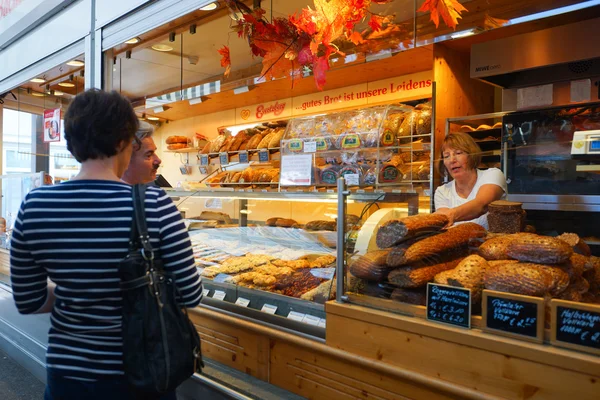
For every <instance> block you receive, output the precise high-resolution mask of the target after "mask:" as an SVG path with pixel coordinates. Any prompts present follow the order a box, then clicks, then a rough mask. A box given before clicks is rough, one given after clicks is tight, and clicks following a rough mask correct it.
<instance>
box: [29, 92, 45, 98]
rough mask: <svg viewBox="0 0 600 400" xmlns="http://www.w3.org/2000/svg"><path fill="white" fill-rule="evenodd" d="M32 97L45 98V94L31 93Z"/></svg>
mask: <svg viewBox="0 0 600 400" xmlns="http://www.w3.org/2000/svg"><path fill="white" fill-rule="evenodd" d="M31 95H32V96H35V97H44V96H45V94H44V93H40V92H31Z"/></svg>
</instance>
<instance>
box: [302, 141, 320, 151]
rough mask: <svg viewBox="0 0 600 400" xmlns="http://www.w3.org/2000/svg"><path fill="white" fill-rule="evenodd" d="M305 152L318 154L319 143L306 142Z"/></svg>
mask: <svg viewBox="0 0 600 400" xmlns="http://www.w3.org/2000/svg"><path fill="white" fill-rule="evenodd" d="M304 152H305V153H316V152H317V142H315V141H312V142H304Z"/></svg>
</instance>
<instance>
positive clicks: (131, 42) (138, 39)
mask: <svg viewBox="0 0 600 400" xmlns="http://www.w3.org/2000/svg"><path fill="white" fill-rule="evenodd" d="M141 41H142V39H140V38H139V37H137V36H136V37H134V38H131V39H129V40H126V41H125V42H124V43H125V44H136V43H139V42H141Z"/></svg>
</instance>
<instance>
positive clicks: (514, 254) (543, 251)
mask: <svg viewBox="0 0 600 400" xmlns="http://www.w3.org/2000/svg"><path fill="white" fill-rule="evenodd" d="M506 254H508V255H509V256H510V258H514V259H515V260H519V261H524V262H533V263H540V264H560V263H563V262H565V261H567V260H568V259H569V257H571V255H572V254H573V249H572V248H571V246H569V245H568V244H567V243H566V242H563V241H562V240H559V239H556V238H552V237H549V236H539V235H533V234H532V235H530V236H526V237H523V238H521V239H519V240H515V241H513V242H511V243H510V244H509V245H508V248H507V250H506Z"/></svg>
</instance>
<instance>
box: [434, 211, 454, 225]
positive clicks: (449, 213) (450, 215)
mask: <svg viewBox="0 0 600 400" xmlns="http://www.w3.org/2000/svg"><path fill="white" fill-rule="evenodd" d="M435 214H444V215H445V216H446V217H448V224H447V225H446V226H445V227H444V228H450V227H451V226H452V225H454V222H455V220H456V212H455V210H454V208H440V209H439V210H437V211H436V212H435Z"/></svg>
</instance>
